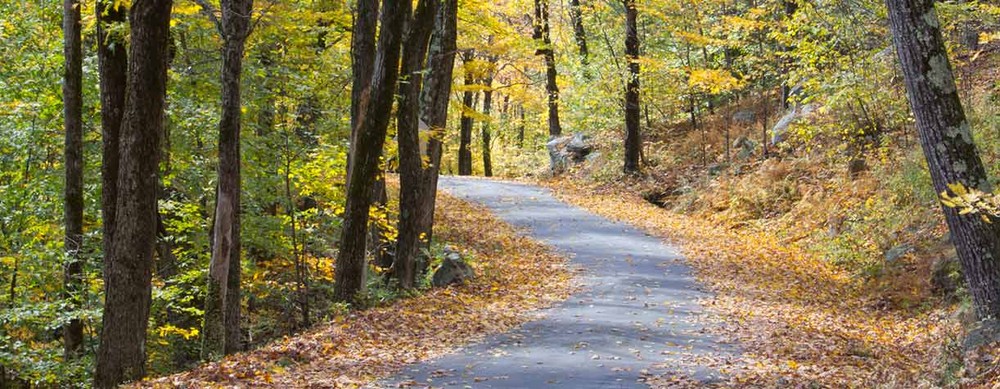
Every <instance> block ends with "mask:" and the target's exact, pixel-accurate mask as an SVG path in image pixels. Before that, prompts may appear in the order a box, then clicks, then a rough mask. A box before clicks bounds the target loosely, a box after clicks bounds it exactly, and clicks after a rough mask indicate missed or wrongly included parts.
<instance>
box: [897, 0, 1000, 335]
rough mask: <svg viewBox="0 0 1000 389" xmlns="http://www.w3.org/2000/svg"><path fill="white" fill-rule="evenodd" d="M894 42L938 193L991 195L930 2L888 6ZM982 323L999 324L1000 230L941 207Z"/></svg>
mask: <svg viewBox="0 0 1000 389" xmlns="http://www.w3.org/2000/svg"><path fill="white" fill-rule="evenodd" d="M886 4H887V5H888V8H889V21H890V25H891V28H892V35H893V41H894V42H895V45H896V51H897V53H898V55H899V61H900V64H901V65H902V68H903V74H904V79H905V81H906V90H907V95H908V97H909V100H910V106H911V108H912V109H913V114H914V116H915V117H916V122H917V130H918V132H919V133H920V144H921V146H922V148H923V150H924V156H925V157H926V158H927V164H928V168H929V170H930V173H931V179H932V181H933V182H934V189H935V191H937V193H942V192H946V191H948V185H949V184H962V185H965V186H966V187H969V188H977V189H979V190H982V191H984V192H990V191H991V190H992V187H991V185H990V182H989V180H988V177H987V175H986V169H985V168H984V167H983V163H982V160H980V158H979V154H978V152H977V151H976V146H975V144H974V143H973V140H972V130H971V128H970V126H969V122H968V120H967V119H966V117H965V111H964V110H963V108H962V103H961V100H960V99H959V96H958V89H957V88H956V86H955V78H954V75H953V72H952V68H951V64H950V63H949V61H948V53H947V51H946V50H945V46H944V40H943V39H942V37H941V29H940V22H939V21H938V17H937V13H936V11H935V9H934V1H933V0H886ZM942 209H943V211H944V214H945V220H947V222H948V227H949V228H950V229H951V232H952V241H953V242H954V243H955V248H956V249H957V251H958V258H959V261H960V262H961V264H962V270H963V274H964V275H965V279H966V282H967V283H968V286H969V292H970V294H971V295H972V301H973V306H974V307H975V312H976V314H977V316H979V318H980V319H994V320H995V319H998V318H1000V264H998V262H997V261H998V260H1000V224H998V223H996V222H994V223H988V222H986V221H984V220H982V219H981V218H980V216H979V215H977V214H969V215H960V214H959V213H958V210H956V209H954V208H949V207H944V206H943V207H942Z"/></svg>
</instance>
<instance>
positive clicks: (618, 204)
mask: <svg viewBox="0 0 1000 389" xmlns="http://www.w3.org/2000/svg"><path fill="white" fill-rule="evenodd" d="M548 185H549V186H551V187H552V188H553V189H554V190H555V192H556V194H557V195H558V196H559V197H561V198H562V199H564V200H566V201H568V202H571V203H574V204H576V205H578V206H581V207H583V208H586V209H589V210H591V211H592V212H595V213H597V214H600V215H602V216H605V217H608V218H611V219H616V220H620V221H624V222H627V223H630V224H633V225H635V226H637V227H639V228H641V229H644V230H645V231H647V232H649V233H651V234H654V235H657V236H660V237H662V238H664V239H668V240H671V241H674V242H676V243H678V244H680V245H681V247H682V249H683V251H684V253H685V255H686V257H687V258H688V262H689V263H690V265H691V266H693V267H694V268H695V271H696V274H697V276H698V279H699V280H700V281H701V282H703V283H704V284H706V285H707V286H709V288H710V289H711V290H712V291H713V292H714V293H715V297H714V299H713V300H712V301H710V302H707V303H706V305H708V306H707V308H708V309H710V310H712V311H714V313H716V314H718V315H720V316H721V317H722V318H723V320H725V324H724V325H723V326H721V327H720V328H719V329H717V330H716V331H717V332H718V334H717V335H718V336H720V337H723V338H726V339H728V340H731V341H734V342H736V343H738V344H740V346H741V347H742V348H743V350H744V354H743V356H742V358H741V359H742V360H741V361H740V363H739V364H738V366H737V367H736V368H734V369H727V370H729V371H730V372H731V373H732V374H731V376H730V381H729V382H726V383H724V385H726V386H730V385H731V386H740V387H742V386H771V387H773V386H775V385H778V386H786V385H788V386H792V387H796V386H798V387H813V386H830V387H883V386H888V387H934V386H938V385H940V384H942V382H943V381H942V380H944V379H945V378H944V377H942V376H941V375H940V374H938V372H941V371H943V370H946V368H947V367H948V366H946V365H947V364H948V363H950V362H949V361H951V360H952V359H953V358H952V356H953V355H954V354H955V350H954V348H955V347H957V346H955V345H956V344H957V343H958V339H959V332H960V330H959V328H958V325H957V324H956V321H955V320H951V318H952V315H953V313H951V312H949V311H946V310H944V309H928V310H924V311H921V312H914V311H907V310H896V309H892V308H887V307H886V306H885V305H884V304H882V303H880V300H879V298H878V296H877V294H874V293H872V292H871V288H866V287H865V285H864V283H863V282H862V281H860V280H859V279H858V278H856V277H852V276H851V275H850V274H849V273H848V272H846V271H844V270H843V269H842V268H839V267H837V266H835V265H833V264H831V263H830V262H828V261H825V260H823V259H822V258H819V257H818V256H817V255H815V254H812V253H811V252H810V251H809V250H806V248H803V247H800V246H798V245H797V244H796V243H794V242H788V241H783V240H781V239H780V238H778V237H776V236H775V234H767V233H764V232H761V231H754V230H753V229H738V228H724V227H722V226H719V225H716V224H712V223H710V222H708V221H707V220H706V219H705V218H696V217H691V216H686V215H682V214H678V213H674V212H671V211H669V210H665V209H661V208H658V207H656V206H654V205H652V204H649V203H648V202H646V201H645V200H643V199H642V198H641V197H640V196H639V195H637V194H634V193H635V192H634V191H631V190H629V188H628V187H627V185H626V184H621V183H619V184H612V185H604V186H592V185H587V184H580V183H579V181H571V180H557V181H553V182H549V183H548ZM700 363H702V364H704V365H715V366H722V365H724V364H726V363H728V361H700ZM665 368H669V367H665ZM650 382H651V383H652V384H654V386H665V387H673V386H685V384H684V383H690V382H691V381H690V380H687V379H685V378H684V377H678V376H663V377H651V378H650Z"/></svg>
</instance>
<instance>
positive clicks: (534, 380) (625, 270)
mask: <svg viewBox="0 0 1000 389" xmlns="http://www.w3.org/2000/svg"><path fill="white" fill-rule="evenodd" d="M440 186H441V188H442V189H443V190H445V191H447V192H449V193H450V194H452V195H454V196H457V197H459V198H463V199H466V200H469V201H473V202H476V203H480V204H483V205H485V206H486V207H488V208H489V209H490V210H491V211H493V212H494V213H496V215H497V216H499V217H500V218H501V219H503V220H504V221H506V222H508V223H510V224H512V225H515V226H518V227H523V228H525V230H526V233H527V234H528V235H529V236H531V237H533V238H535V239H537V240H540V241H542V242H545V243H547V244H549V245H552V246H553V247H555V248H556V249H558V250H559V251H561V252H564V253H566V254H567V255H569V256H570V257H571V263H572V264H574V265H575V266H577V267H579V268H581V269H583V275H582V277H581V281H582V283H583V285H584V288H583V289H582V290H581V291H580V292H579V293H577V294H576V295H574V296H572V297H571V298H570V299H568V300H567V301H565V302H563V303H562V304H559V305H557V306H555V307H553V308H550V309H547V310H545V311H543V312H542V313H543V316H542V318H540V319H539V320H535V321H532V322H529V323H527V324H525V325H523V326H521V327H520V328H518V329H517V330H514V331H512V332H509V333H506V334H502V335H497V336H494V337H491V338H488V339H487V340H486V341H484V342H482V343H479V344H475V345H471V346H469V347H467V348H465V349H463V350H461V351H459V352H457V353H455V354H451V355H448V356H445V357H441V358H438V359H436V360H432V361H427V362H422V363H418V364H415V365H411V366H407V367H405V368H404V369H403V371H402V372H401V373H400V374H399V376H397V377H394V378H393V379H392V380H390V381H383V382H381V383H380V386H390V387H391V386H399V385H400V384H403V385H404V386H407V385H414V384H415V385H416V386H418V387H427V386H430V387H435V388H436V387H449V388H450V387H455V388H465V387H472V388H535V387H565V388H632V387H644V386H646V385H645V383H644V377H645V376H646V375H647V374H657V373H661V372H662V370H660V371H657V370H656V369H654V367H653V366H654V365H661V364H665V365H667V366H668V367H669V369H670V370H673V371H674V372H677V373H680V374H683V375H685V376H687V377H689V378H693V379H695V380H699V381H702V382H706V381H714V380H717V379H719V378H721V377H720V374H721V373H719V372H718V371H716V370H715V369H713V368H711V367H709V366H704V365H703V364H700V363H698V362H697V361H698V360H700V359H702V358H700V357H707V356H712V357H715V358H714V360H718V357H719V356H720V355H731V354H734V353H736V352H737V350H736V348H735V347H733V346H731V345H727V344H723V343H721V342H720V341H718V340H717V339H716V338H714V337H712V336H711V335H709V334H707V332H706V331H705V329H706V327H708V326H712V325H713V324H712V323H711V320H710V319H707V317H706V315H704V314H703V310H702V308H701V306H700V304H699V302H700V301H701V300H702V299H704V298H706V297H708V295H707V294H706V293H705V292H703V291H700V290H699V288H698V285H697V284H696V282H695V280H694V279H693V278H692V276H691V270H690V268H688V267H687V266H686V265H685V264H684V262H683V258H682V257H681V254H680V253H679V251H678V250H677V249H676V248H675V247H672V246H669V245H667V244H664V243H663V242H662V241H660V240H659V239H657V238H653V237H650V236H648V235H646V234H644V233H643V232H641V231H639V230H637V229H634V228H632V227H629V226H626V225H623V224H620V223H615V222H612V221H609V220H607V219H604V218H602V217H599V216H596V215H593V214H591V213H589V212H587V211H584V210H582V209H580V208H577V207H574V206H571V205H567V204H565V203H563V202H561V201H559V200H557V199H556V198H554V197H553V196H552V195H551V193H550V192H549V191H548V190H547V189H542V188H539V187H536V186H531V185H525V184H519V183H511V182H502V181H491V180H481V179H461V178H457V177H442V178H441V181H440Z"/></svg>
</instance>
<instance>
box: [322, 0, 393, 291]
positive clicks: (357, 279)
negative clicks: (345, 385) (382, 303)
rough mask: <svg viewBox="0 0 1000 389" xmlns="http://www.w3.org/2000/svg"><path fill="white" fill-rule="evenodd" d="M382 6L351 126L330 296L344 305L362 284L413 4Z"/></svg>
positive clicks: (387, 2)
mask: <svg viewBox="0 0 1000 389" xmlns="http://www.w3.org/2000/svg"><path fill="white" fill-rule="evenodd" d="M382 6H383V8H384V10H383V12H382V16H381V22H382V28H381V29H380V30H381V31H380V33H379V37H378V53H377V55H376V58H375V65H374V72H373V74H372V81H371V84H370V86H369V87H368V88H367V90H366V93H362V94H361V99H360V101H359V102H358V112H359V113H360V114H361V116H359V117H358V118H357V119H358V120H357V123H358V127H357V128H355V131H356V132H357V137H356V138H357V142H356V143H353V144H351V148H352V149H353V153H352V156H351V158H352V160H353V163H352V164H351V165H352V166H350V173H349V182H348V184H347V204H346V206H345V207H344V224H343V226H342V235H341V240H340V252H339V253H338V255H337V266H336V269H337V271H336V286H335V288H334V298H335V299H337V300H338V301H344V302H349V301H351V300H353V298H354V297H355V295H357V293H358V292H361V291H362V290H363V289H364V285H365V266H366V265H365V243H366V242H365V241H366V235H367V229H368V213H369V207H370V206H371V204H372V196H371V194H372V189H373V188H372V187H373V186H374V184H375V180H376V178H377V177H376V176H377V175H378V173H379V166H380V164H379V157H380V156H381V154H382V146H383V144H384V143H385V134H386V130H387V128H388V125H389V114H390V112H391V111H392V100H393V99H392V97H393V94H394V93H395V91H396V80H397V78H398V76H399V56H400V54H399V49H400V42H401V41H402V35H403V34H402V30H403V22H404V21H405V20H406V17H407V16H408V15H409V14H410V7H411V4H410V2H408V1H394V0H385V1H384V3H383V4H382ZM366 8H370V7H366Z"/></svg>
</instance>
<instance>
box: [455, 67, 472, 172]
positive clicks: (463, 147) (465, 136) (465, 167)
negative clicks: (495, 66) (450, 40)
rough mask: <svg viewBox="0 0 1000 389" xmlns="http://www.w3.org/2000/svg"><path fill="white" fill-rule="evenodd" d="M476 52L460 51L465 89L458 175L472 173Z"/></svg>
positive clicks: (459, 135) (463, 93)
mask: <svg viewBox="0 0 1000 389" xmlns="http://www.w3.org/2000/svg"><path fill="white" fill-rule="evenodd" d="M475 58H476V54H475V51H473V50H471V49H470V50H466V51H464V52H462V69H463V70H464V71H465V76H464V77H465V90H464V91H462V121H461V126H460V128H459V134H458V138H459V143H458V175H460V176H470V175H472V149H471V147H472V126H473V124H474V121H475V120H474V119H473V118H472V115H471V113H472V112H475V111H476V101H475V98H476V92H475V90H473V88H474V86H475V85H476V77H475V69H474V68H473V63H474V61H475Z"/></svg>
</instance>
